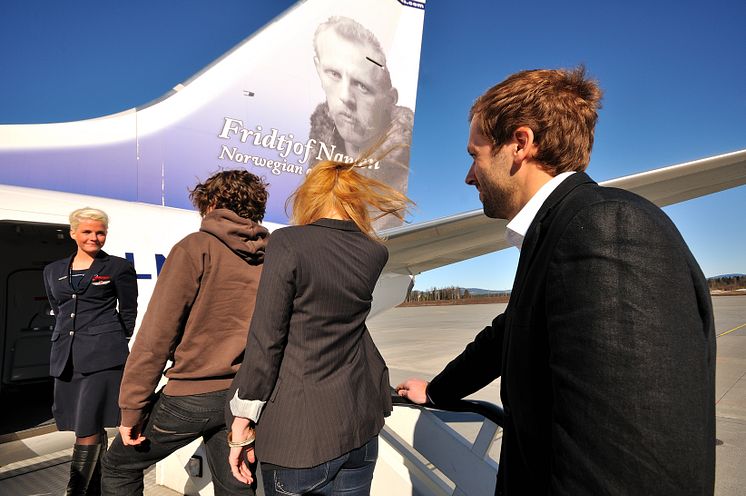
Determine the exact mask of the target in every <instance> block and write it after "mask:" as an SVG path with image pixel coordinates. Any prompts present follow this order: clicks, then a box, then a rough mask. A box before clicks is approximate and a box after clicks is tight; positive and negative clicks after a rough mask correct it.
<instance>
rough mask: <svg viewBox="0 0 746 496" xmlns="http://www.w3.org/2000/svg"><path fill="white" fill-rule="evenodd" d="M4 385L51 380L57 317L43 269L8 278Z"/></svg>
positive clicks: (22, 271) (15, 274) (14, 273)
mask: <svg viewBox="0 0 746 496" xmlns="http://www.w3.org/2000/svg"><path fill="white" fill-rule="evenodd" d="M6 287H7V291H6V308H7V318H6V327H5V347H4V350H3V364H4V370H3V382H4V383H6V384H13V383H19V382H28V381H36V380H40V379H44V378H47V377H48V376H49V352H50V349H51V346H52V343H51V341H50V338H51V336H52V330H53V329H54V316H53V315H51V311H50V310H51V308H50V306H49V301H48V300H47V297H46V293H45V291H44V283H43V281H42V270H41V269H20V270H16V271H14V272H12V273H11V274H9V275H8V278H7V286H6Z"/></svg>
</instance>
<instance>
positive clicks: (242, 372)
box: [230, 219, 391, 468]
mask: <svg viewBox="0 0 746 496" xmlns="http://www.w3.org/2000/svg"><path fill="white" fill-rule="evenodd" d="M387 259H388V251H387V250H386V248H385V247H384V246H383V245H382V244H381V243H378V242H376V241H373V240H371V239H370V238H368V237H367V236H366V235H365V234H363V233H362V232H360V231H359V230H358V228H357V227H356V225H355V224H354V223H353V222H351V221H340V220H332V219H320V220H318V221H317V222H315V223H313V224H310V225H306V226H294V227H288V228H284V229H279V230H277V231H275V232H273V233H272V236H271V237H270V239H269V244H268V245H267V251H266V255H265V261H264V271H263V273H262V279H261V281H260V283H259V289H258V294H257V300H256V309H255V311H254V316H253V318H252V321H251V328H250V331H249V339H248V342H247V345H246V353H245V355H244V360H243V363H242V365H241V368H240V369H239V371H238V374H237V375H236V378H235V379H234V382H233V387H234V389H235V388H237V389H238V396H239V398H241V399H248V400H261V401H266V402H267V403H266V404H265V406H264V410H263V412H262V413H261V416H260V418H259V422H258V424H257V428H256V453H257V456H258V458H259V460H260V461H262V462H267V463H272V464H275V465H280V466H283V467H293V468H303V467H312V466H315V465H318V464H320V463H323V462H325V461H328V460H331V459H333V458H336V457H338V456H340V455H342V454H344V453H346V452H348V451H351V450H353V449H355V448H359V447H360V446H362V445H364V444H365V443H366V442H367V441H369V440H370V439H371V438H373V437H374V436H376V435H377V434H378V432H379V431H380V430H381V428H382V427H383V423H384V416H385V415H388V414H389V413H390V412H391V396H390V394H391V393H390V387H391V386H390V385H389V377H388V369H386V364H385V362H384V361H383V358H382V357H381V355H380V354H379V353H378V350H377V349H376V347H375V344H374V343H373V341H372V339H371V337H370V334H369V333H368V330H367V328H366V326H365V318H366V317H367V316H368V312H369V311H370V305H371V301H372V293H373V288H374V287H375V285H376V281H377V280H378V276H379V275H380V273H381V270H382V269H383V266H384V265H385V264H386V260H387ZM232 396H233V391H231V395H230V397H232Z"/></svg>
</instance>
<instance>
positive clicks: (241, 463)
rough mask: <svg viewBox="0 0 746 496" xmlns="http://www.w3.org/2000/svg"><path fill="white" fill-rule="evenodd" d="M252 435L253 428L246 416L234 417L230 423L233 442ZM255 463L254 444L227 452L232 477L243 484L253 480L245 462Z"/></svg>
mask: <svg viewBox="0 0 746 496" xmlns="http://www.w3.org/2000/svg"><path fill="white" fill-rule="evenodd" d="M253 437H254V429H253V428H252V427H251V425H250V421H249V419H247V418H243V417H235V418H234V419H233V424H231V439H232V440H233V441H234V442H240V441H243V440H244V439H249V438H253ZM247 461H248V462H249V463H255V462H256V456H255V455H254V445H253V444H252V445H249V446H243V447H238V448H231V451H230V453H229V454H228V464H229V465H230V467H231V472H232V473H233V477H235V478H236V479H238V480H240V481H241V482H243V483H244V484H251V483H253V482H254V475H253V474H252V473H251V469H250V468H249V465H248V464H247V463H246V462H247Z"/></svg>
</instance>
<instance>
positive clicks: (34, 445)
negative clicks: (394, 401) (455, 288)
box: [0, 295, 746, 496]
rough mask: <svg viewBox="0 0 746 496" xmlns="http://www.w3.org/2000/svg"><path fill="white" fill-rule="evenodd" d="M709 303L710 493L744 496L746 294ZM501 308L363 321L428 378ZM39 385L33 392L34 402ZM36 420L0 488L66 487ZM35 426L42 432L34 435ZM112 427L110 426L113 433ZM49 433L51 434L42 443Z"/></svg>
mask: <svg viewBox="0 0 746 496" xmlns="http://www.w3.org/2000/svg"><path fill="white" fill-rule="evenodd" d="M713 304H714V309H715V326H716V330H717V334H718V338H717V346H718V351H717V381H716V399H717V406H716V417H717V418H716V425H717V447H716V456H717V465H716V484H715V494H716V496H742V495H743V494H746V470H744V466H746V295H744V296H716V297H713ZM504 308H505V304H476V305H448V306H434V307H406V308H395V309H392V310H390V311H388V312H386V313H384V314H383V315H380V316H378V317H376V318H373V319H371V320H370V321H369V322H368V327H369V328H370V330H371V334H372V336H373V339H374V340H375V342H376V344H377V345H378V347H379V349H380V351H381V354H382V355H383V356H384V358H385V359H386V362H387V364H388V366H389V369H390V374H391V384H392V385H396V384H398V383H399V382H401V381H403V380H404V379H407V378H409V377H420V378H423V379H430V378H432V377H433V376H434V375H435V374H436V373H437V372H439V371H440V370H442V369H443V367H445V365H446V364H447V363H448V362H449V361H450V360H451V359H452V358H453V357H455V356H456V355H457V354H459V353H460V352H461V351H462V350H463V349H464V347H465V346H466V345H467V344H468V343H469V342H471V340H472V339H473V338H474V336H475V335H476V334H477V333H478V332H479V331H480V330H481V329H482V328H483V327H484V326H485V325H488V324H489V323H490V322H491V321H492V319H493V318H494V317H495V316H496V315H498V314H499V313H500V312H502V310H503V309H504ZM499 388H500V383H499V379H498V380H497V381H495V382H493V383H492V384H490V385H488V386H487V387H485V388H484V389H482V390H481V391H478V392H477V393H475V394H474V395H472V396H471V398H474V399H481V400H486V401H489V402H492V403H498V404H499V398H500V394H499ZM42 391H43V390H37V391H36V392H35V393H34V396H35V397H36V401H37V402H39V400H40V398H39V394H40V392H42ZM34 396H32V398H33V397H34ZM4 404H5V403H4ZM45 408H46V407H43V408H41V410H44V409H45ZM37 410H39V408H37ZM14 412H15V417H14V416H13V415H10V416H8V415H6V416H5V417H4V418H3V424H5V423H6V422H11V421H12V422H17V423H19V425H20V424H22V423H23V422H22V421H20V420H19V417H21V418H22V417H24V416H26V417H29V418H32V419H33V422H34V423H35V424H33V425H36V423H37V422H38V421H39V419H37V418H36V417H37V414H36V413H35V414H34V415H29V414H28V412H23V411H22V410H19V409H14ZM445 417H448V415H445ZM457 417H458V415H456V416H452V418H449V419H447V420H448V421H449V425H451V426H452V427H454V428H456V430H457V431H459V432H460V433H462V434H463V435H464V436H465V437H467V438H469V439H472V438H473V437H474V436H475V435H476V429H475V425H476V424H475V423H474V422H463V421H460V420H458V418H457ZM41 424H42V426H41V427H35V429H32V430H31V431H23V432H10V433H9V434H6V435H2V436H0V494H2V495H6V494H7V495H13V496H31V495H42V494H62V493H63V492H64V485H65V483H66V480H67V474H68V473H69V460H70V454H71V448H70V447H71V445H72V438H70V439H67V438H64V437H61V435H60V433H56V432H51V433H48V431H50V430H54V427H53V425H49V421H48V420H46V421H45V420H44V419H41ZM5 432H9V431H8V430H7V429H6V430H5ZM34 432H37V433H39V434H40V435H37V436H35V437H34ZM45 432H47V433H45ZM113 433H114V431H113V430H111V431H110V434H113ZM66 434H69V433H66ZM29 436H31V437H29ZM47 438H48V439H50V440H51V439H54V441H49V442H47V441H46V440H45V439H47ZM45 443H46V444H48V445H49V447H48V449H47V452H46V454H44V455H42V456H32V453H39V452H40V448H39V446H41V445H43V444H45ZM499 449H500V443H499V441H498V442H496V443H495V444H494V446H493V448H492V450H491V451H490V456H492V457H493V458H495V459H497V457H498V456H499ZM154 472H155V471H154V470H152V471H150V472H149V473H148V474H147V475H146V488H145V495H147V496H173V495H175V494H178V493H175V492H174V491H171V490H169V489H166V488H164V487H162V486H157V485H156V484H155V477H154Z"/></svg>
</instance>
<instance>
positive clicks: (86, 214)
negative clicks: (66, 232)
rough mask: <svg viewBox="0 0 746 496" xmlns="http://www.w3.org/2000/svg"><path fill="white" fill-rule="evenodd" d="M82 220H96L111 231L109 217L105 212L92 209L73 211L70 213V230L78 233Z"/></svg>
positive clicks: (85, 208)
mask: <svg viewBox="0 0 746 496" xmlns="http://www.w3.org/2000/svg"><path fill="white" fill-rule="evenodd" d="M82 220H95V221H98V222H101V223H102V224H103V225H104V228H105V229H107V230H108V229H109V216H108V215H106V212H104V211H103V210H99V209H97V208H91V207H83V208H79V209H77V210H73V211H72V212H70V230H71V231H73V232H74V231H77V230H78V226H79V225H80V221H82Z"/></svg>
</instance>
